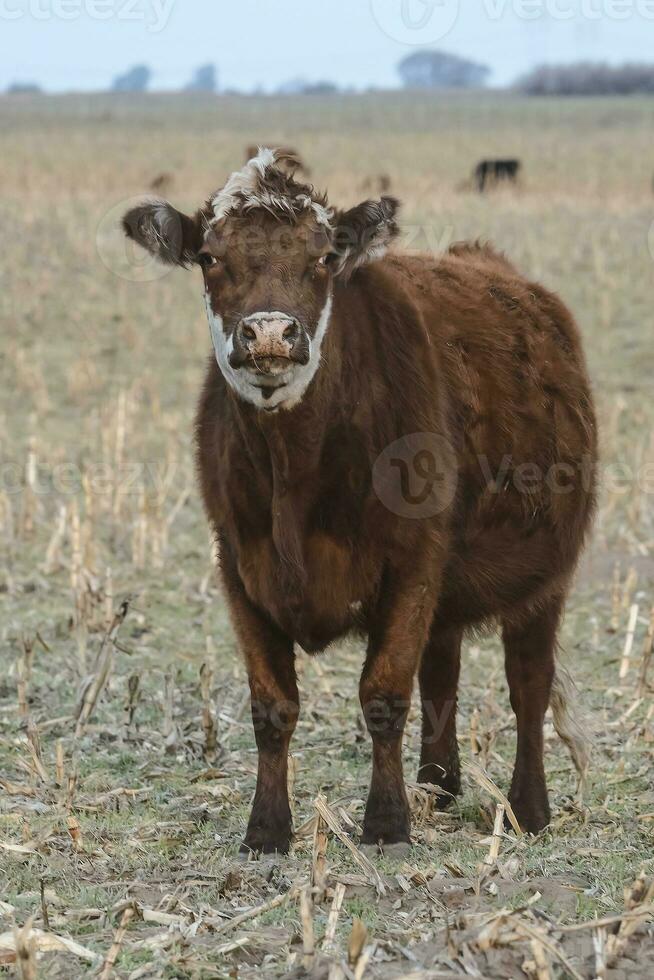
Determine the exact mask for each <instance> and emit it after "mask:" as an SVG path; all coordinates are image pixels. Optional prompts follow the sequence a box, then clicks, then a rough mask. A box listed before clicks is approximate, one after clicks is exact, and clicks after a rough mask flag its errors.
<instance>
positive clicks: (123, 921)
mask: <svg viewBox="0 0 654 980" xmlns="http://www.w3.org/2000/svg"><path fill="white" fill-rule="evenodd" d="M133 918H134V909H133V908H132V907H128V908H126V909H124V910H123V914H122V915H121V917H120V924H119V926H118V928H117V929H116V933H115V935H114V940H113V942H112V944H111V948H110V949H109V952H108V953H107V956H106V958H105V961H104V963H103V964H102V972H101V973H100V976H99V980H109V978H110V977H111V972H112V970H113V968H114V965H115V963H116V960H117V959H118V954H119V953H120V947H121V946H122V944H123V940H124V938H125V933H126V932H127V927H128V926H129V924H130V922H131V920H132V919H133Z"/></svg>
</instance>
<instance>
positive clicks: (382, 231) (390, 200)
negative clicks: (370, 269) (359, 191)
mask: <svg viewBox="0 0 654 980" xmlns="http://www.w3.org/2000/svg"><path fill="white" fill-rule="evenodd" d="M399 206H400V204H399V201H397V200H396V199H395V198H394V197H382V199H381V200H380V201H363V203H362V204H357V206H356V207H355V208H350V210H349V211H340V212H338V214H337V215H336V227H335V229H334V251H333V253H332V254H331V256H330V264H331V267H332V270H333V272H334V275H341V276H345V277H346V278H347V277H348V276H351V275H352V273H353V272H354V270H355V269H358V268H359V266H361V265H366V264H367V263H368V262H374V261H375V259H379V258H381V257H382V255H384V253H385V252H386V249H387V248H388V246H389V245H390V243H391V242H392V241H393V239H394V238H397V236H398V234H399V228H398V226H397V223H396V221H395V215H396V213H397V209H398V208H399Z"/></svg>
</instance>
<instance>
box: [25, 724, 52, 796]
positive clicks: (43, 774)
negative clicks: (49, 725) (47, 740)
mask: <svg viewBox="0 0 654 980" xmlns="http://www.w3.org/2000/svg"><path fill="white" fill-rule="evenodd" d="M27 744H28V747H29V750H30V755H31V756H32V765H33V766H34V769H35V770H36V772H37V773H38V776H39V779H40V780H41V782H43V783H45V784H47V783H49V782H50V780H49V777H48V773H47V771H46V769H45V766H44V765H43V759H42V756H41V740H40V738H39V731H38V728H37V727H36V725H35V724H34V722H33V721H32V719H31V718H28V721H27Z"/></svg>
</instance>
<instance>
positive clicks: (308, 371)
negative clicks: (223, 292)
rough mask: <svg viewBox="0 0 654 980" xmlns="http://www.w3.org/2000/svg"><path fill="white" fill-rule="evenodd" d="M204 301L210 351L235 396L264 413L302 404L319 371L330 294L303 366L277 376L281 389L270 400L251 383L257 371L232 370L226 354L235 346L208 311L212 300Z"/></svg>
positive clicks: (205, 295)
mask: <svg viewBox="0 0 654 980" xmlns="http://www.w3.org/2000/svg"><path fill="white" fill-rule="evenodd" d="M204 302H205V306H206V309H207V319H208V321H209V330H210V331H211V340H212V342H213V349H214V351H215V354H216V361H217V362H218V367H219V368H220V370H221V371H222V374H223V376H224V378H225V380H226V381H227V383H228V384H229V385H230V387H231V388H233V390H234V391H235V392H236V394H237V395H238V396H239V397H240V398H243V399H244V400H245V401H247V402H250V404H252V405H254V406H255V407H256V408H263V409H265V410H266V411H268V412H270V411H275V410H277V409H279V408H284V409H289V408H293V407H294V406H295V405H297V404H298V403H299V402H300V401H302V396H303V395H304V393H305V391H306V390H307V388H308V387H309V384H310V383H311V381H312V380H313V377H314V375H315V373H316V371H317V370H318V366H319V364H320V356H321V348H322V343H323V340H324V338H325V334H326V333H327V327H328V325H329V317H330V315H331V311H332V295H331V293H329V295H328V296H327V301H326V302H325V305H324V307H323V310H322V313H321V314H320V318H319V320H318V326H317V327H316V332H315V334H314V335H313V337H312V338H310V339H309V360H308V361H307V363H306V364H291V365H290V366H289V367H288V369H287V370H286V371H284V372H282V373H281V374H279V375H278V377H280V378H283V379H284V387H283V388H278V389H277V390H276V391H274V392H273V393H272V395H270V397H269V398H264V397H263V395H262V393H261V389H260V388H257V387H255V384H254V383H253V382H256V381H257V380H258V378H259V376H258V375H257V373H256V371H251V370H250V369H249V368H245V367H243V368H238V369H236V370H235V369H234V368H233V367H232V366H231V364H230V363H229V355H230V354H231V353H232V351H233V349H234V343H233V341H232V337H231V335H230V336H229V337H228V336H226V334H225V331H224V330H223V318H222V317H221V316H220V314H218V313H214V312H213V310H212V308H211V299H210V297H209V293H206V292H205V294H204ZM253 315H254V316H257V317H261V316H264V317H265V316H269V315H270V314H269V313H268V311H266V312H265V313H263V312H262V313H256V314H253Z"/></svg>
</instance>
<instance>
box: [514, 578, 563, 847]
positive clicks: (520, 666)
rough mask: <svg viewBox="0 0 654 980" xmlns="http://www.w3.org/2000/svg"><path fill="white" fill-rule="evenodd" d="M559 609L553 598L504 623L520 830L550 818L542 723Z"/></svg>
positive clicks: (532, 829) (540, 826)
mask: <svg viewBox="0 0 654 980" xmlns="http://www.w3.org/2000/svg"><path fill="white" fill-rule="evenodd" d="M562 607H563V600H562V597H560V596H556V597H553V598H551V599H549V600H547V602H546V603H545V604H544V605H541V606H540V607H539V608H538V609H535V610H534V611H533V612H531V613H530V614H529V615H528V618H523V619H522V620H520V621H519V622H517V623H513V622H505V623H504V624H503V638H504V651H505V661H506V676H507V679H508V682H509V692H510V696H511V707H512V708H513V710H514V712H515V716H516V720H517V728H518V744H517V751H516V760H515V768H514V770H513V779H512V781H511V791H510V793H509V801H510V803H511V806H512V807H513V810H514V811H515V815H516V817H517V819H518V822H519V824H520V826H521V827H522V829H523V830H525V831H528V832H530V833H533V834H537V833H538V832H539V831H541V830H542V829H543V827H546V826H547V824H548V823H549V820H550V807H549V801H548V798H547V785H546V782H545V768H544V764H543V721H544V718H545V712H546V711H547V707H548V705H549V700H550V691H551V688H552V681H553V678H554V658H555V649H556V633H557V628H558V625H559V619H560V616H561V610H562Z"/></svg>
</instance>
